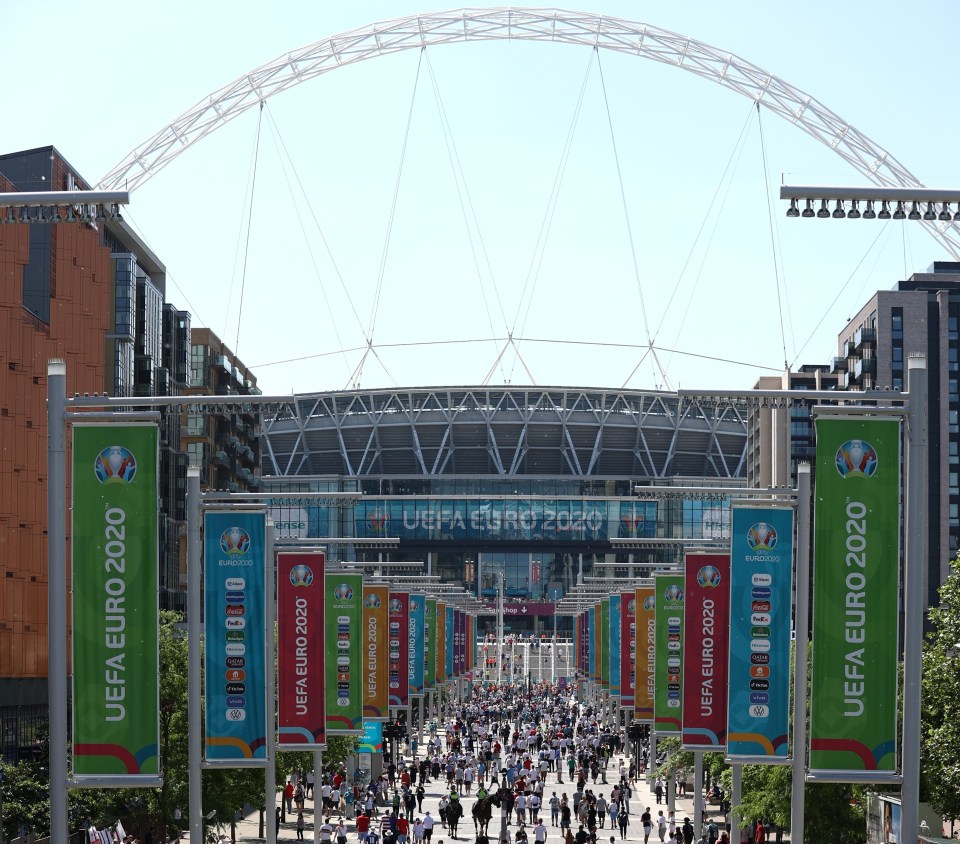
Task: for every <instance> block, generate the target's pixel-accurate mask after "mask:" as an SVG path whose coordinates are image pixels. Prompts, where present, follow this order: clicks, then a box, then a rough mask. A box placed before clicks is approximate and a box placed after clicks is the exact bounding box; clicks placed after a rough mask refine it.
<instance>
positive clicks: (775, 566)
mask: <svg viewBox="0 0 960 844" xmlns="http://www.w3.org/2000/svg"><path fill="white" fill-rule="evenodd" d="M731 552H732V553H731V564H730V671H729V676H728V679H727V688H728V689H729V692H728V697H727V756H728V757H730V758H732V759H738V758H742V759H750V760H751V762H752V763H756V762H758V761H760V762H764V761H768V762H771V763H777V762H779V763H783V762H786V761H787V757H788V755H789V749H790V739H789V735H790V731H789V724H790V621H791V616H792V613H791V608H792V602H793V508H792V507H790V506H788V505H780V506H770V505H764V506H754V505H748V504H734V505H733V519H732V541H731Z"/></svg>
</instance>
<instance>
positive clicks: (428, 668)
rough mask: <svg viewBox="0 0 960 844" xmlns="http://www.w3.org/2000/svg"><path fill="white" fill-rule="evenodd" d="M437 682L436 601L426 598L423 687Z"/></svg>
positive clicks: (425, 687) (434, 684)
mask: <svg viewBox="0 0 960 844" xmlns="http://www.w3.org/2000/svg"><path fill="white" fill-rule="evenodd" d="M436 684H437V601H436V598H427V600H426V602H425V603H424V609H423V688H424V690H429V689H432V688H433V687H434V686H436Z"/></svg>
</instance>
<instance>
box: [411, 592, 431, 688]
mask: <svg viewBox="0 0 960 844" xmlns="http://www.w3.org/2000/svg"><path fill="white" fill-rule="evenodd" d="M426 602H427V599H426V596H425V595H411V596H410V620H409V621H408V623H407V631H408V633H407V656H408V658H409V661H408V664H409V672H410V681H409V682H410V695H411V696H413V695H420V694H423V661H424V658H423V653H424V647H423V644H424V643H423V635H424V628H423V622H424V613H425V611H426Z"/></svg>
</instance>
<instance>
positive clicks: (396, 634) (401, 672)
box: [387, 592, 410, 708]
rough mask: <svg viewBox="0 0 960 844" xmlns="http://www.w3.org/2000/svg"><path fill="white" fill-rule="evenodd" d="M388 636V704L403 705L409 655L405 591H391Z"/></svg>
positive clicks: (406, 699)
mask: <svg viewBox="0 0 960 844" xmlns="http://www.w3.org/2000/svg"><path fill="white" fill-rule="evenodd" d="M387 615H388V618H389V625H390V629H389V631H388V632H389V634H390V635H389V638H388V639H387V645H388V646H389V650H388V651H387V665H388V668H389V673H388V681H387V686H388V688H389V690H390V697H389V700H390V706H397V707H400V708H403V707H405V706H406V705H407V704H408V703H409V702H410V657H409V649H408V647H407V643H408V641H409V635H408V632H407V631H408V627H409V624H410V596H409V595H408V594H407V593H406V592H391V593H390V603H389V609H388V614H387Z"/></svg>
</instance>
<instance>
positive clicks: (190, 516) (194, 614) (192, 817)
mask: <svg viewBox="0 0 960 844" xmlns="http://www.w3.org/2000/svg"><path fill="white" fill-rule="evenodd" d="M202 557H203V551H202V545H201V538H200V467H199V466H188V467H187V583H188V588H187V742H188V756H187V766H188V776H189V792H188V794H189V806H190V807H189V809H188V815H189V818H188V822H189V828H190V838H191V840H196V841H202V840H203V779H202V776H203V775H202V773H201V760H202V759H203V748H202V745H201V739H200V730H201V725H200V691H201V689H200V602H201V600H202V590H201V577H200V572H201V571H202Z"/></svg>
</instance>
